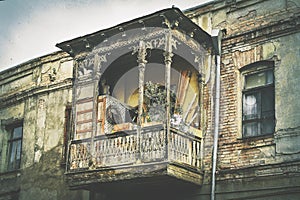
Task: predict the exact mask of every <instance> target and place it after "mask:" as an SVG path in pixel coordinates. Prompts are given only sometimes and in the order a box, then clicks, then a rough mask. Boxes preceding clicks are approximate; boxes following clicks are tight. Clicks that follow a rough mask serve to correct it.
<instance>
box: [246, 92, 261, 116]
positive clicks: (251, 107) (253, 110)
mask: <svg viewBox="0 0 300 200" xmlns="http://www.w3.org/2000/svg"><path fill="white" fill-rule="evenodd" d="M259 102H260V100H259V93H255V94H245V95H244V101H243V117H244V119H243V120H249V119H257V118H259V117H260V115H259V114H260V113H259V104H260V103H259Z"/></svg>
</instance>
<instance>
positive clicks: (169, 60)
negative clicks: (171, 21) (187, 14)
mask: <svg viewBox="0 0 300 200" xmlns="http://www.w3.org/2000/svg"><path fill="white" fill-rule="evenodd" d="M164 57H165V88H166V129H167V135H169V133H170V109H171V99H170V93H171V91H170V88H171V64H172V57H173V53H172V33H171V31H170V32H169V33H168V34H167V35H166V49H165V53H164Z"/></svg>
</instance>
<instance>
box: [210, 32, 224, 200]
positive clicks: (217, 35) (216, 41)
mask: <svg viewBox="0 0 300 200" xmlns="http://www.w3.org/2000/svg"><path fill="white" fill-rule="evenodd" d="M221 38H222V35H221V31H220V30H217V29H216V30H212V41H213V47H214V49H215V52H216V53H215V66H216V79H215V80H216V91H215V98H216V101H215V125H214V143H213V155H212V156H213V158H212V162H213V163H212V178H211V200H215V197H216V194H215V192H216V168H217V155H218V139H219V121H220V82H221V81H220V74H221V70H220V63H221Z"/></svg>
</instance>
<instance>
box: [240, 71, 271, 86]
mask: <svg viewBox="0 0 300 200" xmlns="http://www.w3.org/2000/svg"><path fill="white" fill-rule="evenodd" d="M265 84H266V75H265V72H261V73H257V74H253V75H248V76H246V86H245V88H246V89H249V88H254V87H259V86H262V85H265Z"/></svg>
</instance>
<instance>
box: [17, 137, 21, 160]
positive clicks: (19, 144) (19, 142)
mask: <svg viewBox="0 0 300 200" xmlns="http://www.w3.org/2000/svg"><path fill="white" fill-rule="evenodd" d="M16 143H17V149H16V150H17V152H16V159H20V158H21V148H22V141H21V140H18V141H16Z"/></svg>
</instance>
